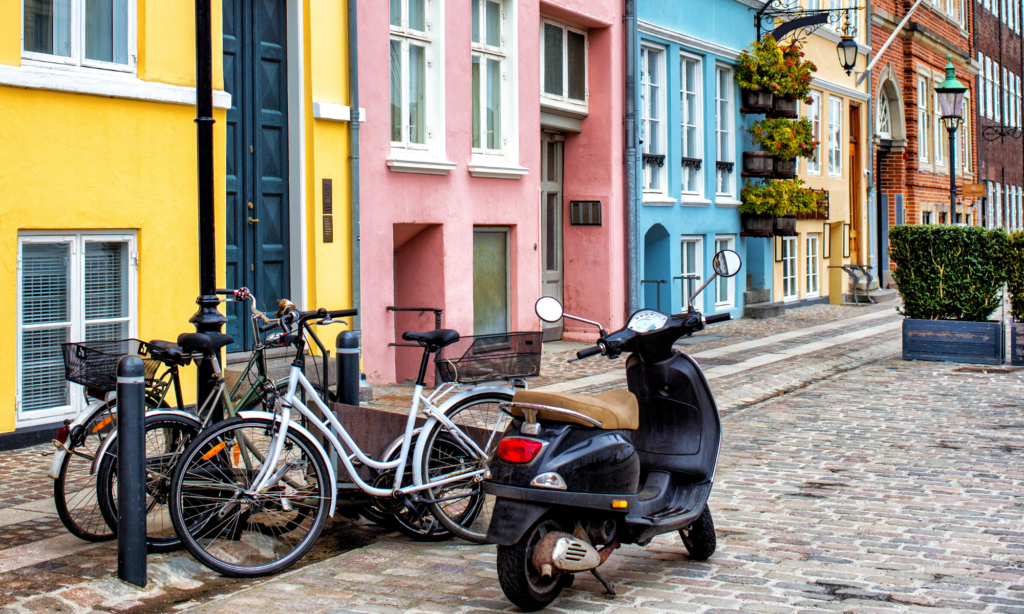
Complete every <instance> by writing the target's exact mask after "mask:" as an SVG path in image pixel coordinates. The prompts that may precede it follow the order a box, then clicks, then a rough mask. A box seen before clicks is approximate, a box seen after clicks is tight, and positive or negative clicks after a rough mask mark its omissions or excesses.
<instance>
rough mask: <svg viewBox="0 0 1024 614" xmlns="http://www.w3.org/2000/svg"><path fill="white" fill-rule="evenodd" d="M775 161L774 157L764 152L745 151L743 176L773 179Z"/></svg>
mask: <svg viewBox="0 0 1024 614" xmlns="http://www.w3.org/2000/svg"><path fill="white" fill-rule="evenodd" d="M773 160H774V159H773V158H772V155H771V154H770V153H767V152H764V151H744V152H743V176H744V177H771V176H772V165H773Z"/></svg>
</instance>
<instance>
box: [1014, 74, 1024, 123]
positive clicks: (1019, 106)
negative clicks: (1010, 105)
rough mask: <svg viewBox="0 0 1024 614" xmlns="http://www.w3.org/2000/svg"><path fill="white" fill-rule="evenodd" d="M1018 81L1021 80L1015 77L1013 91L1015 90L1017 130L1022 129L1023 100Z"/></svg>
mask: <svg viewBox="0 0 1024 614" xmlns="http://www.w3.org/2000/svg"><path fill="white" fill-rule="evenodd" d="M1020 80H1021V78H1020V77H1017V83H1016V86H1015V89H1016V90H1017V127H1018V128H1021V127H1024V125H1022V124H1021V102H1024V99H1022V98H1021V93H1020Z"/></svg>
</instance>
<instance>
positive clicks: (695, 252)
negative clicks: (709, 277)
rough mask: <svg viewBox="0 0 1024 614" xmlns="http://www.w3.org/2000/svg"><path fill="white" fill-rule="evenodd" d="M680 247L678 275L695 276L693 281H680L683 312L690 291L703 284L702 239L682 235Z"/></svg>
mask: <svg viewBox="0 0 1024 614" xmlns="http://www.w3.org/2000/svg"><path fill="white" fill-rule="evenodd" d="M680 247H681V249H680V252H681V253H680V259H679V262H680V273H681V274H682V275H696V276H697V278H696V279H694V280H693V281H687V280H685V279H683V280H680V281H681V282H682V284H683V288H682V293H683V294H682V295H683V299H684V303H683V309H684V310H685V309H686V306H687V305H689V304H690V292H691V289H692V290H693V291H696V290H697V288H699V287H700V285H701V284H702V283H704V237H702V236H700V235H692V236H687V235H683V237H682V242H681V244H680ZM698 300H699V299H698Z"/></svg>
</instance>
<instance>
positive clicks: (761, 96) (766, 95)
mask: <svg viewBox="0 0 1024 614" xmlns="http://www.w3.org/2000/svg"><path fill="white" fill-rule="evenodd" d="M741 92H742V95H743V105H742V106H741V108H740V113H755V114H762V113H767V112H769V111H771V110H772V98H773V96H772V93H771V92H768V91H765V90H741Z"/></svg>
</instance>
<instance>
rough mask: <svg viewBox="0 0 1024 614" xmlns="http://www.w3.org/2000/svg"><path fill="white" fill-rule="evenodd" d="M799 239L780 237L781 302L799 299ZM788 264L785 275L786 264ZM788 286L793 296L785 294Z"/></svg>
mask: <svg viewBox="0 0 1024 614" xmlns="http://www.w3.org/2000/svg"><path fill="white" fill-rule="evenodd" d="M799 239H800V237H798V236H796V237H792V236H791V237H782V300H783V301H784V302H792V301H795V300H798V299H799V298H800V284H799V283H798V282H799V279H800V275H799V264H800V241H799ZM788 263H790V264H789V269H788V272H789V273H790V274H789V275H787V274H786V273H787V264H788ZM788 286H791V287H792V288H793V291H794V293H793V294H787V292H788Z"/></svg>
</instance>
